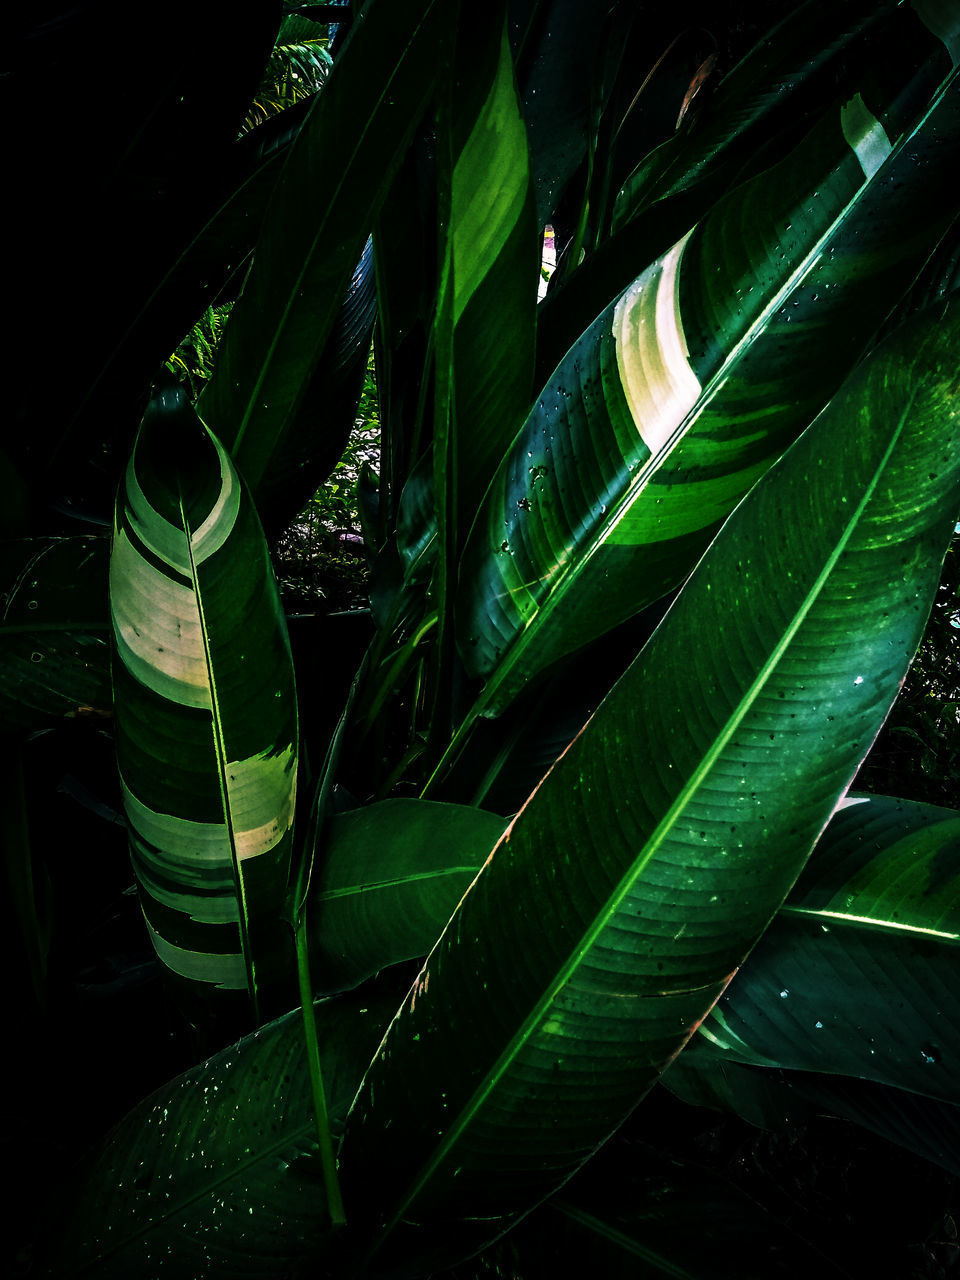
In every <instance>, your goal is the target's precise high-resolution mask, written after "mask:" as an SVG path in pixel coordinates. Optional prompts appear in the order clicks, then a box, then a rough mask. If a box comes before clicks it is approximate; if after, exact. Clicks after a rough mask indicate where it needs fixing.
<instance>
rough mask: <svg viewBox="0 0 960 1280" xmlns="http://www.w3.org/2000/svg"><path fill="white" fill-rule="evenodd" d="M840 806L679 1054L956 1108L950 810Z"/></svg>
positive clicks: (958, 845) (955, 861) (954, 845)
mask: <svg viewBox="0 0 960 1280" xmlns="http://www.w3.org/2000/svg"><path fill="white" fill-rule="evenodd" d="M848 805H849V807H847V808H844V809H842V810H841V811H840V812H839V813H837V814H836V816H835V817H834V818H833V820H832V821H831V823H830V826H829V827H828V828H827V831H826V833H825V834H824V837H823V839H822V840H821V842H820V844H819V845H818V846H817V850H816V852H815V854H814V856H813V857H812V858H811V860H810V862H809V864H808V865H807V868H806V870H805V871H804V874H803V875H802V876H801V878H800V881H799V883H798V884H797V886H796V888H795V889H794V891H793V892H792V893H791V895H790V897H789V899H788V900H787V902H786V904H785V905H784V906H783V907H782V908H781V910H780V912H779V913H778V915H777V918H776V920H775V921H774V922H773V924H772V925H771V927H770V929H769V930H768V931H767V933H766V934H765V935H764V937H763V939H762V940H761V941H760V943H759V944H758V945H757V947H756V949H755V950H754V952H753V953H752V954H751V956H750V959H749V961H748V962H747V964H746V965H745V966H744V968H743V970H742V972H740V973H739V974H738V975H737V977H736V978H735V979H734V981H733V982H732V983H731V984H730V986H729V988H728V989H727V991H726V992H725V993H724V995H723V997H722V998H721V1000H720V1001H719V1003H718V1004H717V1006H716V1008H715V1009H714V1010H713V1012H712V1013H711V1014H710V1016H709V1017H708V1018H707V1019H706V1020H705V1021H704V1023H703V1026H702V1027H701V1028H700V1031H699V1033H698V1035H697V1036H696V1038H695V1040H694V1041H693V1043H692V1044H691V1046H690V1050H689V1051H690V1052H691V1053H697V1054H699V1053H705V1054H706V1055H708V1056H716V1055H719V1056H720V1057H723V1058H730V1059H732V1060H733V1061H740V1062H753V1063H757V1064H759V1065H769V1066H778V1067H788V1068H793V1069H800V1070H804V1071H821V1072H831V1073H837V1074H840V1075H849V1076H860V1077H863V1078H865V1079H869V1080H876V1081H878V1082H880V1083H884V1084H892V1085H896V1086H897V1087H898V1088H902V1089H911V1090H913V1091H914V1092H916V1093H925V1094H929V1095H931V1096H933V1097H938V1098H941V1099H943V1100H945V1101H948V1102H953V1103H960V996H958V975H960V813H956V812H954V811H952V810H949V809H938V808H936V807H935V806H933V805H921V804H915V803H911V802H909V801H903V800H893V799H890V798H889V797H886V796H873V797H870V796H854V797H850V798H849V800H848Z"/></svg>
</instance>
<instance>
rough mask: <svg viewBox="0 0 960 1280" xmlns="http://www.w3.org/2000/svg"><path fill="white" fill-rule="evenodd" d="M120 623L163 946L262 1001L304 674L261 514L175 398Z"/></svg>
mask: <svg viewBox="0 0 960 1280" xmlns="http://www.w3.org/2000/svg"><path fill="white" fill-rule="evenodd" d="M110 610H111V619H112V623H113V632H114V644H115V658H114V692H115V709H116V730H117V760H118V765H119V770H120V778H121V782H122V785H123V791H124V803H125V806H126V811H127V818H128V821H129V823H130V850H131V856H132V859H133V864H134V869H135V871H136V873H137V878H138V880H139V883H140V892H141V903H142V906H143V909H144V914H145V916H146V919H147V923H148V925H149V928H150V934H151V938H152V939H153V942H154V945H155V947H156V949H157V952H158V955H159V956H160V958H161V960H162V961H163V962H164V963H165V964H166V965H167V966H168V967H169V968H171V969H172V970H173V971H174V972H176V973H179V974H181V975H182V976H183V977H185V978H189V979H195V980H197V981H199V982H201V983H211V984H214V985H216V986H218V987H228V988H243V987H245V986H248V985H251V986H252V985H253V983H252V981H250V979H251V974H250V972H249V951H248V946H247V945H246V944H245V945H244V946H241V941H242V937H243V934H244V931H245V930H246V929H247V928H248V926H249V922H250V920H251V919H253V918H254V917H256V916H260V915H265V914H267V913H272V912H274V911H276V910H278V909H279V906H280V904H281V902H282V899H283V893H284V890H285V887H286V877H287V871H288V866H289V860H290V842H291V839H292V826H293V808H294V800H295V793H296V773H297V721H296V694H295V690H294V679H293V666H292V662H291V658H290V647H289V640H288V638H287V632H286V625H285V622H284V618H283V612H282V609H281V606H280V598H279V594H278V591H277V586H276V581H275V579H274V576H273V570H272V567H271V565H270V561H269V558H268V555H267V548H266V544H265V542H264V540H263V533H262V531H261V528H260V524H259V521H258V519H257V514H256V511H255V509H254V506H253V502H252V499H251V498H250V495H249V492H248V491H247V489H246V487H245V486H244V485H243V483H242V481H241V480H240V479H239V477H238V475H237V472H236V470H235V468H234V466H233V464H232V463H231V461H230V459H229V457H228V456H227V454H226V452H225V450H224V449H223V446H222V445H221V444H220V443H219V441H217V440H216V438H215V437H214V436H212V435H211V434H210V433H209V432H208V431H207V430H206V429H205V428H204V427H203V426H202V424H201V423H200V422H199V421H198V419H197V416H196V414H195V413H194V412H193V410H192V409H191V408H190V407H189V406H188V405H187V404H186V402H185V400H184V397H183V393H182V392H181V391H179V390H177V391H173V390H171V391H167V392H163V393H161V396H160V397H158V399H157V400H155V401H154V402H153V403H152V404H151V407H150V409H149V410H148V413H147V416H146V418H145V420H144V424H143V426H142V428H141V432H140V435H139V437H138V440H137V445H136V448H135V449H134V453H133V456H132V458H131V460H130V463H129V465H128V467H127V474H126V478H125V482H124V486H123V489H122V491H121V494H120V497H119V500H118V503H117V516H116V528H115V532H114V541H113V550H112V554H111V560H110ZM238 930H239V932H238ZM244 953H247V960H248V965H247V971H246V972H245V962H244Z"/></svg>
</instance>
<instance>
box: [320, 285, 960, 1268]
mask: <svg viewBox="0 0 960 1280" xmlns="http://www.w3.org/2000/svg"><path fill="white" fill-rule="evenodd" d="M958 329H960V308H958V307H957V306H956V305H954V306H951V307H950V308H949V309H947V310H946V313H945V315H943V316H941V315H940V314H938V315H937V316H936V318H934V319H932V320H931V319H925V320H924V321H923V322H922V323H920V324H918V325H916V326H914V327H912V328H911V329H909V330H904V331H902V332H901V333H900V334H898V335H897V336H896V338H895V339H892V340H890V341H888V342H887V343H886V344H884V346H883V347H882V348H880V349H878V351H877V352H876V353H875V354H874V356H873V357H872V358H871V360H870V361H869V362H868V363H867V364H866V365H865V366H864V367H863V368H862V369H861V370H860V371H859V373H858V374H857V375H856V376H854V377H852V378H851V379H850V380H849V381H848V383H847V384H846V385H845V387H844V389H843V392H842V393H841V394H840V395H838V396H837V397H836V398H835V400H834V401H833V402H832V403H831V405H830V407H829V409H828V410H827V411H826V412H825V413H823V414H822V415H821V416H820V417H819V419H818V420H817V422H816V423H815V424H814V425H813V426H812V427H811V428H810V430H809V431H807V432H806V433H804V435H803V436H802V437H801V439H800V440H799V441H798V442H797V443H796V444H795V445H794V446H793V448H791V449H790V450H789V451H788V453H787V454H786V455H785V456H784V457H783V458H782V459H781V460H780V462H779V463H778V464H777V465H776V466H775V467H774V468H773V469H772V470H771V471H770V472H769V474H768V475H767V476H765V477H764V479H763V480H761V481H760V483H759V484H757V485H756V487H755V488H754V489H753V491H752V492H751V494H750V495H749V497H748V498H747V499H746V500H745V501H744V502H743V503H741V504H740V506H739V507H738V509H737V511H736V512H735V513H734V514H733V515H732V516H731V518H730V519H729V520H728V522H727V524H726V525H725V527H724V529H723V532H722V534H721V536H719V537H718V538H717V539H716V541H715V543H714V545H713V546H712V548H711V549H710V552H709V553H708V554H707V555H706V556H705V557H704V558H703V560H702V561H701V562H700V564H699V565H698V567H697V569H696V571H695V573H694V574H693V575H692V577H691V578H690V580H689V581H688V583H687V584H686V586H685V588H684V590H683V592H682V593H681V594H680V596H679V598H678V600H677V601H676V603H675V604H674V605H673V607H672V608H671V610H670V612H669V613H668V615H667V617H666V618H665V620H664V622H663V623H662V624H661V625H660V627H659V628H658V629H657V631H656V632H655V633H654V635H653V637H652V638H651V640H650V642H649V643H648V644H647V645H646V647H645V648H644V650H643V651H642V653H641V654H640V656H639V657H638V658H637V659H636V661H635V662H634V663H633V664H632V665H631V667H630V668H629V669H628V670H627V672H626V673H625V675H624V676H623V677H622V679H621V680H619V681H618V682H617V684H616V685H615V686H614V687H613V689H612V690H611V692H610V694H609V695H608V696H607V698H606V699H605V700H604V702H603V703H602V704H601V706H600V707H599V709H598V710H597V711H596V713H595V714H594V715H593V717H592V718H591V720H590V721H589V722H588V723H587V725H586V726H585V727H584V729H583V730H582V732H581V734H580V735H579V737H578V738H577V739H576V740H575V741H574V742H573V743H572V744H571V746H570V747H569V748H568V750H567V751H566V753H565V754H564V755H563V756H562V757H561V759H560V760H559V761H558V762H557V764H556V765H555V766H554V767H553V769H552V771H551V772H550V773H549V774H548V775H547V776H546V778H545V779H544V780H543V782H541V784H540V786H539V787H538V788H537V790H536V791H535V792H534V793H533V795H532V796H531V798H530V799H529V800H528V802H527V804H526V805H525V807H524V808H523V809H522V810H521V812H520V813H519V814H518V816H517V817H516V818H515V819H514V821H513V822H512V823H511V825H510V826H509V827H508V829H507V831H506V833H505V834H504V837H503V839H502V840H501V842H500V843H499V844H498V846H497V848H496V849H495V850H494V852H493V854H492V856H491V858H490V859H489V861H488V862H487V863H486V865H485V867H484V869H483V871H482V873H481V874H480V875H479V876H478V877H477V879H476V880H475V881H474V883H473V885H472V887H471V889H470V891H469V892H468V893H467V894H466V895H465V897H464V899H463V901H462V902H461V904H460V906H459V908H458V910H457V911H456V913H455V914H454V916H453V917H452V919H451V921H450V923H449V924H448V925H447V927H446V929H445V930H444V932H443V934H442V936H441V938H440V939H439V941H438V942H437V944H436V946H435V947H434V949H433V951H432V952H431V953H430V955H429V956H428V957H427V960H426V962H425V964H424V967H423V969H422V972H421V974H420V976H419V978H418V979H417V981H416V982H415V984H414V986H413V988H412V990H411V992H410V994H409V996H408V998H407V1000H406V1001H405V1003H404V1005H403V1006H402V1008H401V1010H400V1011H399V1013H398V1014H397V1017H396V1018H395V1019H394V1021H393V1022H392V1024H391V1026H390V1029H389V1031H388V1033H387V1036H386V1037H385V1040H384V1043H383V1046H382V1048H381V1051H380V1053H379V1054H378V1055H377V1057H376V1059H375V1061H374V1062H373V1063H372V1064H371V1067H370V1069H369V1070H368V1072H367V1075H366V1077H365V1080H364V1084H363V1086H362V1088H361V1090H360V1092H359V1093H358V1096H357V1099H356V1101H355V1103H354V1106H353V1108H352V1111H351V1114H350V1116H349V1118H348V1121H347V1129H346V1133H345V1136H344V1142H343V1148H342V1152H341V1171H342V1173H343V1176H344V1196H345V1203H346V1206H347V1213H348V1216H349V1215H353V1216H354V1217H360V1218H361V1219H362V1220H363V1228H362V1230H361V1236H365V1239H366V1241H367V1242H368V1243H369V1232H370V1230H371V1229H372V1228H373V1227H374V1226H375V1227H377V1228H378V1229H379V1236H378V1239H377V1240H375V1241H374V1242H373V1244H372V1245H371V1246H370V1251H371V1253H377V1252H378V1251H380V1250H383V1249H384V1248H385V1247H386V1250H387V1251H388V1252H389V1254H390V1255H391V1256H393V1255H399V1256H403V1255H404V1254H407V1253H408V1252H409V1251H411V1250H413V1251H416V1250H417V1249H420V1250H423V1251H424V1253H425V1254H426V1255H427V1257H428V1258H433V1257H434V1255H435V1254H439V1255H440V1256H443V1251H444V1249H445V1247H446V1246H447V1245H448V1244H449V1242H450V1241H451V1240H453V1241H454V1242H455V1243H454V1245H453V1246H452V1247H454V1248H456V1249H457V1250H460V1251H463V1252H466V1251H468V1250H469V1249H470V1248H472V1247H477V1246H478V1245H479V1244H480V1243H481V1242H482V1240H483V1238H484V1237H486V1238H489V1236H490V1235H491V1234H497V1233H498V1232H500V1231H502V1230H503V1229H505V1228H506V1227H507V1226H508V1225H509V1222H510V1220H511V1218H514V1217H516V1216H517V1215H519V1214H522V1213H524V1212H525V1211H527V1210H528V1209H530V1208H531V1207H532V1206H533V1205H534V1204H536V1203H537V1202H538V1201H539V1200H541V1199H542V1198H543V1197H544V1196H546V1195H547V1194H549V1193H550V1192H551V1191H552V1190H553V1189H555V1188H556V1187H557V1186H558V1185H559V1184H560V1183H562V1182H563V1181H564V1180H565V1179H566V1178H567V1177H568V1176H569V1175H570V1173H571V1172H572V1171H573V1170H574V1169H576V1168H577V1167H578V1166H579V1165H580V1164H582V1163H583V1162H584V1161H585V1160H586V1159H587V1158H588V1157H589V1155H590V1154H591V1153H592V1152H593V1151H595V1150H596V1148H597V1147H598V1146H599V1144H600V1143H601V1142H602V1141H603V1140H604V1139H605V1138H606V1137H607V1136H609V1134H610V1133H611V1132H612V1131H613V1130H614V1129H615V1128H616V1126H617V1125H618V1124H619V1123H620V1122H621V1121H622V1120H623V1119H624V1117H625V1116H626V1115H627V1114H628V1113H629V1112H630V1111H631V1110H632V1108H633V1107H634V1106H635V1105H636V1103H637V1102H638V1101H639V1099H640V1098H641V1097H642V1096H643V1094H644V1093H645V1091H646V1090H647V1089H648V1088H649V1087H650V1085H651V1084H652V1083H653V1082H654V1080H655V1079H656V1077H657V1075H658V1073H659V1072H660V1071H662V1070H663V1068H664V1067H665V1066H666V1065H667V1064H668V1063H669V1062H670V1060H671V1059H672V1058H673V1057H674V1056H675V1055H676V1053H677V1052H678V1051H679V1050H680V1049H681V1048H682V1046H683V1045H684V1043H685V1042H686V1040H687V1039H688V1038H689V1036H690V1035H692V1033H693V1031H694V1030H695V1028H696V1027H697V1026H698V1025H699V1023H700V1021H701V1020H702V1019H703V1017H704V1016H705V1015H706V1013H707V1012H708V1011H709V1009H710V1008H711V1006H712V1005H713V1004H714V1002H715V1001H716V999H717V998H718V996H719V995H720V993H721V992H722V991H723V989H724V988H725V986H726V984H727V983H728V981H729V980H730V978H731V976H732V975H733V973H734V972H735V971H736V969H737V968H738V967H739V966H740V965H741V964H742V963H743V960H744V957H745V956H746V955H747V953H748V952H749V951H750V949H751V948H752V947H753V945H754V944H755V943H756V941H757V939H758V938H759V936H760V935H761V934H762V932H763V930H764V929H765V927H766V925H767V923H768V922H769V920H770V918H771V917H772V916H773V914H774V912H775V911H776V910H777V908H778V907H779V906H780V904H781V903H782V901H783V899H784V898H785V896H786V894H787V892H788V890H789V888H790V887H791V885H792V884H793V882H794V881H795V879H796V877H797V875H798V873H799V871H800V869H801V868H802V866H803V863H804V861H805V860H806V858H807V856H808V854H809V852H810V850H811V848H812V847H813V845H814V843H815V841H816V839H817V837H818V835H819V834H820V832H821V831H822V829H823V828H824V826H825V825H826V823H827V820H828V818H829V817H830V814H831V813H832V811H833V809H834V807H835V805H836V802H837V799H838V797H839V796H840V795H841V794H842V793H843V791H844V790H845V788H846V787H847V786H848V785H849V783H850V780H851V779H852V777H853V775H854V773H855V771H856V768H857V766H858V764H859V762H860V760H861V759H862V758H863V756H864V754H865V752H866V751H867V749H868V747H869V745H870V743H871V742H872V740H873V738H874V736H875V735H876V733H877V731H878V729H879V726H880V724H881V723H882V720H883V718H884V716H885V715H886V713H887V711H888V709H889V707H890V705H891V703H892V701H893V698H894V696H895V694H896V691H897V689H898V687H899V684H900V682H901V681H902V679H903V678H904V675H905V672H906V670H907V666H908V664H909V662H910V659H911V657H912V656H913V653H914V651H915V649H916V646H917V644H918V642H919V639H920V636H921V635H922V631H923V626H924V622H925V619H926V615H927V613H928V611H929V608H930V603H931V601H932V599H933V596H934V594H935V591H936V586H937V581H938V577H939V569H940V564H941V561H942V558H943V555H944V552H945V549H946V546H947V543H948V541H949V537H950V533H951V530H952V528H953V524H954V522H955V519H956V515H955V499H956V485H957V481H958V478H960V449H958V444H960V440H958V418H957V416H956V414H955V412H954V411H953V410H954V408H955V399H954V397H955V388H956V374H955V369H956V352H957V349H958V348H957V343H958V340H960V335H958ZM785 566H789V568H785ZM387 1119H389V1121H390V1123H389V1125H388V1124H387V1123H386V1121H387ZM374 1206H376V1208H374ZM378 1214H379V1216H378ZM417 1228H420V1233H419V1235H418V1231H417ZM386 1260H387V1258H386V1256H384V1262H385V1261H386ZM377 1262H378V1264H379V1263H380V1257H379V1256H378V1257H377Z"/></svg>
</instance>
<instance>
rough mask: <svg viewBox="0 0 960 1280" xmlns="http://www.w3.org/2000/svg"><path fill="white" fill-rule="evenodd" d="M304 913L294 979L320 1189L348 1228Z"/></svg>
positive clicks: (336, 1219)
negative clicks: (329, 1112)
mask: <svg viewBox="0 0 960 1280" xmlns="http://www.w3.org/2000/svg"><path fill="white" fill-rule="evenodd" d="M306 914H307V913H306V911H303V912H301V914H300V919H299V921H298V924H297V930H296V942H297V978H298V981H299V983H300V1007H301V1009H302V1010H303V1031H304V1039H305V1040H306V1045H307V1066H308V1068H309V1071H310V1092H311V1095H312V1097H313V1110H314V1115H315V1116H316V1120H317V1140H318V1142H319V1145H320V1167H321V1169H322V1170H323V1187H324V1191H325V1192H326V1196H327V1211H328V1212H329V1214H330V1221H331V1223H332V1224H333V1226H335V1227H345V1226H346V1225H347V1215H346V1214H345V1213H344V1209H343V1197H342V1196H341V1194H340V1181H339V1179H338V1177H337V1158H336V1156H335V1155H334V1151H333V1138H332V1136H331V1133H330V1122H329V1120H328V1118H327V1098H326V1094H325V1093H324V1089H323V1074H322V1072H321V1069H320V1045H319V1042H318V1038H317V1021H316V1018H315V1017H314V1012H313V988H312V986H311V983H310V960H309V956H308V952H307V928H306Z"/></svg>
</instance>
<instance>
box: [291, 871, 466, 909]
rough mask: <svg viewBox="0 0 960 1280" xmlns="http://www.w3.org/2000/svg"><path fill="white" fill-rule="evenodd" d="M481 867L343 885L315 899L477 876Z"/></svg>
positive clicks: (327, 899) (343, 896) (321, 893)
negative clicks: (428, 881)
mask: <svg viewBox="0 0 960 1280" xmlns="http://www.w3.org/2000/svg"><path fill="white" fill-rule="evenodd" d="M479 869H480V868H479V866H473V867H444V868H443V869H442V870H440V871H418V872H415V873H414V874H413V875H409V876H394V877H393V878H392V879H389V880H369V881H364V883H363V884H351V885H342V886H340V888H336V889H323V890H321V891H319V892H318V893H317V895H316V897H315V898H314V902H329V901H331V900H332V899H334V898H348V897H351V896H360V895H362V894H368V893H376V892H377V890H383V889H396V888H401V887H402V886H404V885H407V884H416V883H418V882H421V881H426V880H442V879H444V878H446V877H448V876H464V875H469V876H475V875H476V874H477V872H478V871H479Z"/></svg>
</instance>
